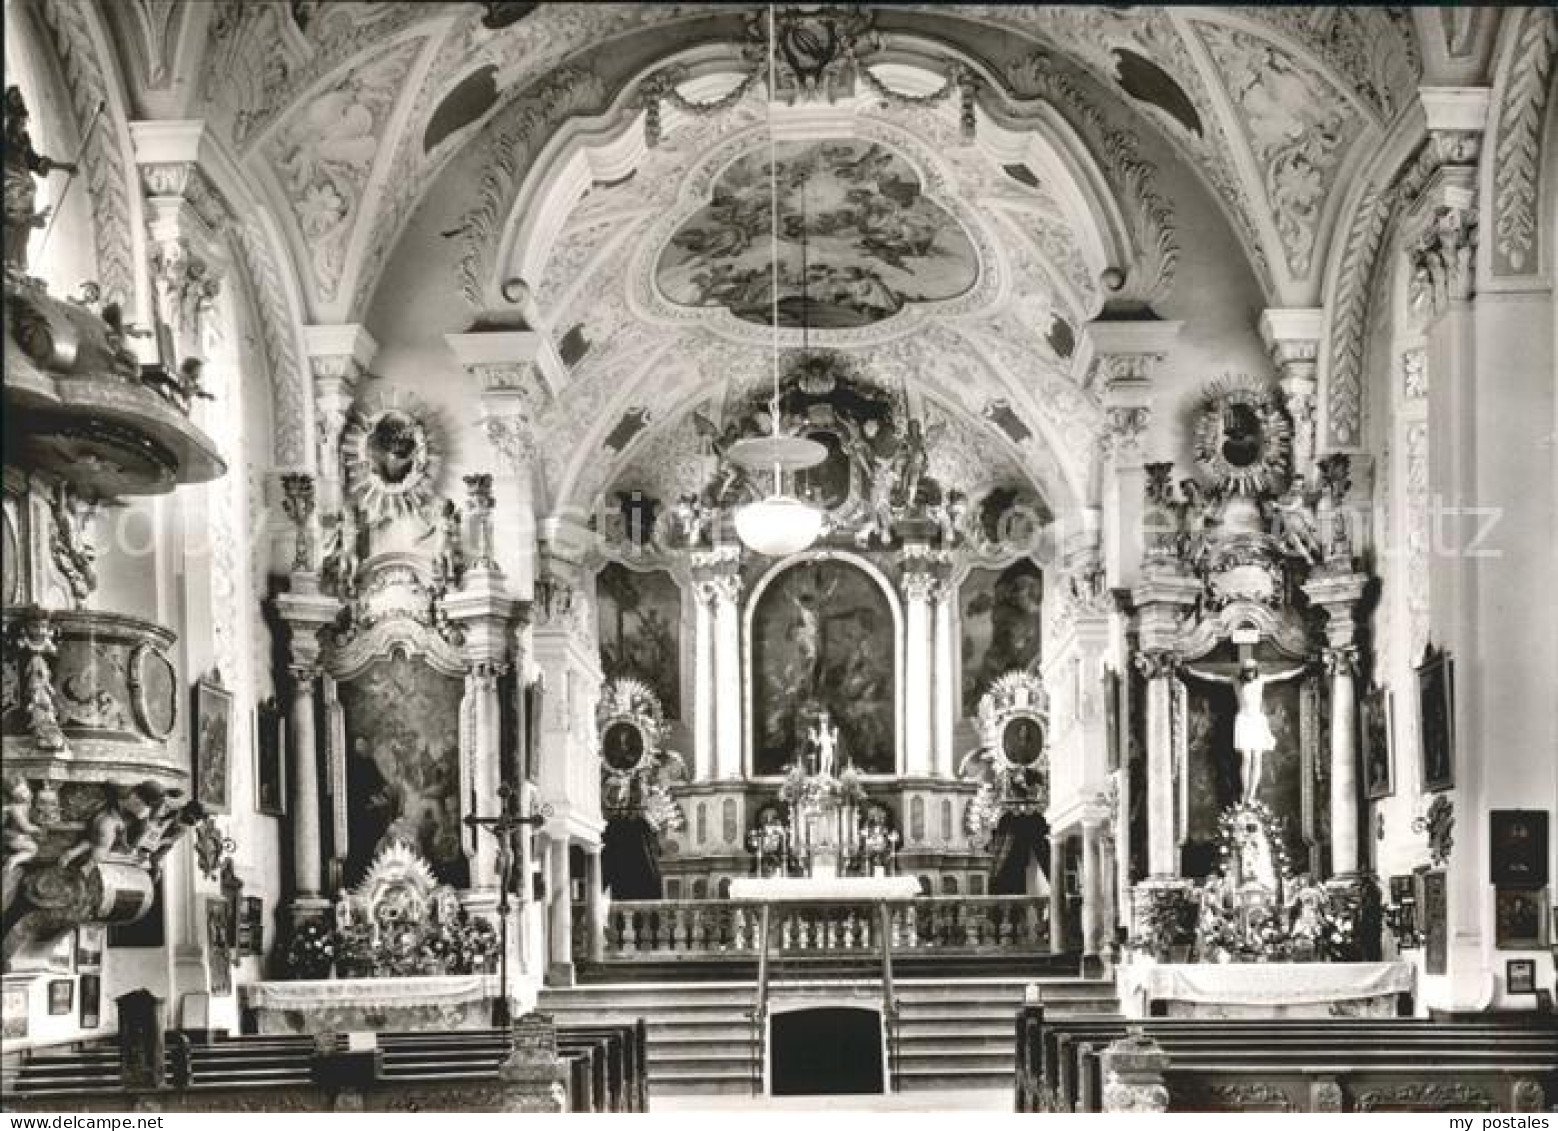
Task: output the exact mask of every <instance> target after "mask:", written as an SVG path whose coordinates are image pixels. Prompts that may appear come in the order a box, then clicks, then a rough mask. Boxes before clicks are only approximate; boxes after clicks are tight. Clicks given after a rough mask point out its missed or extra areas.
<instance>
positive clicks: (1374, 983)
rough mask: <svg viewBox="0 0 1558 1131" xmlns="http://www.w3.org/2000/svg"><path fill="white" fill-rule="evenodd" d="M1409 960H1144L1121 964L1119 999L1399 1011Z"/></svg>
mask: <svg viewBox="0 0 1558 1131" xmlns="http://www.w3.org/2000/svg"><path fill="white" fill-rule="evenodd" d="M1415 985H1416V974H1415V971H1414V969H1413V967H1412V964H1411V963H1409V962H1227V963H1207V962H1197V963H1150V962H1149V963H1141V964H1132V965H1129V966H1124V967H1121V969H1120V1003H1121V1007H1122V1008H1123V1009H1124V1011H1125V1013H1126V1015H1127V1016H1131V1017H1145V1016H1148V1015H1149V1014H1150V1012H1151V1010H1152V1006H1153V1004H1154V1003H1156V1002H1162V1003H1164V1010H1165V1012H1166V1015H1167V1016H1169V1017H1394V1016H1396V1015H1397V1009H1396V1006H1397V1001H1398V996H1399V995H1401V994H1410V993H1412V992H1413V990H1414V987H1415Z"/></svg>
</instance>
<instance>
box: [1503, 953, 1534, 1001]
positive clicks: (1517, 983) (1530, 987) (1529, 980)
mask: <svg viewBox="0 0 1558 1131" xmlns="http://www.w3.org/2000/svg"><path fill="white" fill-rule="evenodd" d="M1504 992H1505V993H1511V994H1534V993H1536V959H1534V958H1511V959H1509V961H1507V962H1505V963H1504Z"/></svg>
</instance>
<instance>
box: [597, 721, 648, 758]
mask: <svg viewBox="0 0 1558 1131" xmlns="http://www.w3.org/2000/svg"><path fill="white" fill-rule="evenodd" d="M601 757H603V758H605V759H606V764H607V765H608V766H610V767H611V768H612V769H614V770H631V769H632V768H633V767H634V766H637V765H638V763H639V762H640V761H641V760H642V759H643V757H644V735H643V732H642V731H640V730H639V729H638V727H636V726H634V725H633V724H632V723H627V722H615V723H612V724H611V725H610V726H608V727H607V728H606V733H605V734H603V735H601Z"/></svg>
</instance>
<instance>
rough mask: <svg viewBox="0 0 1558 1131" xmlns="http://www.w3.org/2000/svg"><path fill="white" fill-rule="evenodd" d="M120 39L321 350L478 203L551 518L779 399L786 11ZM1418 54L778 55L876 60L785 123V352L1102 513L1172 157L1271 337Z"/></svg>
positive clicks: (606, 11) (145, 32)
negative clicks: (950, 426) (245, 202)
mask: <svg viewBox="0 0 1558 1131" xmlns="http://www.w3.org/2000/svg"><path fill="white" fill-rule="evenodd" d="M107 7H108V8H109V9H111V12H110V18H111V19H112V21H113V23H114V25H115V28H116V30H117V34H118V38H119V40H120V41H121V45H120V50H121V52H122V53H123V54H124V55H125V56H126V58H125V59H124V60H122V63H123V66H124V69H125V71H126V74H127V76H128V79H129V81H130V83H131V84H132V86H133V88H134V89H133V90H132V93H131V98H132V102H133V103H134V104H135V106H136V108H137V111H138V112H139V113H141V114H143V115H145V116H152V117H177V116H199V117H203V118H206V119H207V120H208V121H209V122H210V123H211V124H212V126H213V127H214V128H215V130H216V131H217V132H218V134H219V136H221V137H222V139H223V140H224V141H225V142H226V143H227V144H228V145H229V146H230V148H231V150H232V152H233V154H234V155H235V157H236V159H237V160H238V161H239V162H240V164H241V166H242V168H243V169H244V170H245V172H246V173H247V174H249V175H251V176H252V178H253V182H254V184H255V185H256V186H258V187H259V188H260V190H261V191H262V193H263V195H264V197H265V198H266V199H267V200H268V201H269V202H270V204H271V206H272V208H273V209H274V211H275V214H276V215H277V216H278V217H279V218H280V220H281V223H282V227H283V229H284V230H285V232H286V236H287V239H288V242H289V244H290V250H291V253H292V254H291V258H292V260H293V262H294V264H295V267H296V271H297V275H298V283H299V287H300V291H301V294H302V296H303V302H304V305H305V307H306V310H305V316H306V318H307V319H308V320H309V321H311V322H315V323H332V322H354V321H361V320H363V318H364V317H365V315H366V313H367V312H368V311H369V310H370V308H371V306H372V302H373V299H374V295H375V290H376V288H377V287H378V285H379V283H380V281H381V280H382V278H383V273H384V269H385V266H386V263H387V262H388V260H389V259H390V257H391V255H392V254H398V252H397V248H398V247H399V246H400V244H401V238H402V236H403V234H404V233H405V232H406V231H407V229H408V225H409V223H410V221H411V220H412V218H413V216H414V214H415V213H416V211H417V209H418V207H419V206H420V205H422V204H423V203H424V202H426V201H427V200H428V199H429V194H430V193H433V194H454V195H456V196H458V197H460V202H459V208H460V215H461V223H460V224H459V225H457V226H456V229H455V230H453V231H451V232H448V233H445V235H446V236H447V237H448V239H450V240H452V241H453V242H454V243H455V244H456V245H457V246H458V248H459V263H458V269H457V270H456V271H455V272H453V277H451V278H446V279H438V280H432V281H430V282H429V285H437V286H442V287H445V288H454V289H459V290H460V291H462V292H463V293H464V294H465V296H466V298H467V299H468V300H469V304H470V307H471V319H472V321H478V320H480V319H482V318H491V317H492V316H493V315H494V312H497V315H498V316H499V317H504V316H505V315H504V311H505V310H508V311H509V313H510V314H511V315H512V316H515V317H519V316H521V314H522V316H523V317H524V318H525V319H526V320H527V321H528V322H530V323H532V324H535V325H538V326H540V327H543V328H544V329H545V330H546V331H547V332H548V333H550V334H551V335H552V337H553V340H554V343H555V345H556V347H557V349H558V351H559V353H560V354H561V355H562V356H564V358H565V359H567V361H568V363H569V364H568V387H567V390H566V393H567V395H566V396H562V395H559V396H558V397H557V399H556V401H555V403H554V404H553V406H552V408H551V409H550V410H549V413H550V416H549V418H548V420H547V425H548V427H547V428H546V429H544V430H543V432H544V434H545V435H546V436H547V437H548V444H549V448H548V450H547V451H546V453H545V458H546V459H547V460H548V461H549V467H548V478H549V479H550V480H551V483H552V484H553V486H554V488H560V487H562V486H563V485H564V484H568V485H569V486H568V488H567V490H568V491H575V490H577V489H578V488H580V487H581V486H582V487H584V488H585V489H589V488H598V487H602V486H605V485H606V483H605V482H604V481H603V480H606V479H609V478H611V477H612V476H615V475H617V474H618V473H620V471H621V470H622V469H623V468H624V467H629V468H634V467H636V468H640V469H642V468H645V467H647V466H649V465H653V464H655V463H656V461H657V460H658V461H659V465H660V466H661V467H662V471H661V472H659V473H657V474H660V475H661V476H662V478H664V477H665V476H667V475H669V476H672V477H673V478H674V472H672V471H665V470H663V469H664V468H675V467H676V466H678V459H677V456H676V454H675V453H676V450H677V449H676V443H675V441H674V440H673V437H674V436H676V435H684V436H685V435H687V434H688V433H687V425H686V420H685V412H686V411H687V410H690V409H692V408H701V409H704V410H705V411H714V412H715V415H718V411H719V409H720V408H721V405H722V403H723V402H725V401H727V400H730V399H731V398H739V397H740V396H741V395H742V393H743V391H744V390H745V389H746V388H749V387H750V386H752V385H755V384H757V383H760V382H761V381H762V380H764V379H765V374H766V372H767V364H768V362H767V358H768V352H767V351H768V348H769V342H770V337H771V330H770V328H769V326H768V325H767V315H766V311H764V310H762V309H760V308H762V307H764V306H765V305H766V303H767V301H768V297H769V292H768V289H767V285H768V284H767V282H766V280H765V279H762V278H760V276H761V275H762V274H763V272H764V271H765V270H766V267H767V264H768V245H767V238H768V224H767V220H768V217H767V215H766V208H767V200H768V196H767V191H768V190H767V179H768V173H769V170H768V149H767V146H768V141H769V137H768V131H769V128H770V127H769V121H770V110H769V106H768V99H767V97H766V87H765V86H764V85H763V84H762V83H761V82H757V81H754V67H755V66H756V61H757V60H758V58H759V57H760V55H761V47H762V43H761V33H762V28H763V26H764V24H763V13H764V9H762V8H759V7H756V6H754V7H753V8H751V9H746V8H741V7H735V6H730V5H712V4H557V3H552V4H538V5H537V4H515V3H489V4H478V3H469V2H459V3H427V2H420V0H418V2H399V3H397V2H381V3H368V2H355V0H334V2H326V0H290V2H278V3H266V4H255V3H249V4H243V3H238V2H237V0H225V2H221V3H210V4H205V3H201V4H193V3H180V2H178V0H172V2H169V0H160V2H159V0H133V2H131V3H126V4H123V5H108V6H107ZM1422 21H1423V17H1422V16H1421V15H1419V16H1418V17H1417V22H1416V23H1414V17H1413V15H1411V14H1410V13H1408V12H1407V10H1405V9H1396V8H1376V7H1351V6H1347V7H1343V6H1332V7H1313V8H1298V7H1293V8H1267V7H1255V6H1251V7H1246V8H1213V7H1176V8H1155V7H1132V6H1111V7H1055V6H1045V5H1032V6H1029V5H1021V6H1018V5H1011V6H1008V5H996V4H991V5H973V4H968V5H957V6H949V5H931V4H924V5H894V6H891V7H883V8H880V9H867V10H850V11H848V12H845V11H842V10H841V11H840V12H839V18H838V19H837V21H836V22H835V23H834V24H830V25H829V27H830V28H831V29H832V31H830V32H829V34H837V35H838V37H839V42H829V41H827V38H826V36H824V37H823V38H822V40H818V39H816V38H815V37H814V38H812V39H810V40H807V39H805V38H804V37H803V38H802V39H800V40H797V41H795V42H793V43H790V44H787V45H786V46H787V48H789V49H793V50H792V51H791V54H790V56H789V57H788V58H787V59H782V60H781V62H782V63H785V62H787V63H788V64H789V66H790V71H791V73H792V74H794V75H800V74H802V73H803V72H804V71H805V70H806V68H807V66H808V65H810V64H814V63H816V62H817V61H818V60H819V59H822V60H823V61H824V62H826V58H825V57H827V56H829V54H830V52H831V53H832V54H833V56H834V57H835V58H834V62H835V63H836V62H837V61H838V58H837V56H838V53H839V50H840V49H841V46H847V48H848V51H847V52H846V53H847V54H849V59H848V60H847V61H848V62H850V63H852V64H853V63H858V64H859V66H858V79H857V81H855V82H853V83H852V84H845V85H843V86H841V87H839V88H837V89H831V90H826V91H823V92H821V93H822V94H825V95H831V97H815V98H805V97H801V98H796V97H794V94H795V92H793V91H792V92H788V93H789V95H790V97H789V98H787V99H785V100H784V102H785V103H786V104H783V105H780V106H779V107H778V109H777V110H776V111H775V112H774V113H773V115H772V121H773V123H774V124H773V129H774V131H775V136H776V138H777V139H778V149H777V156H778V159H779V163H780V170H779V175H780V179H781V182H782V184H781V190H780V191H781V194H782V198H783V201H784V211H785V215H786V219H785V221H784V222H785V224H786V225H788V227H787V228H786V230H785V232H784V233H783V235H784V239H783V240H782V245H783V246H782V253H783V256H784V263H785V268H784V278H783V279H782V281H781V291H782V292H783V293H784V302H783V303H782V307H783V310H784V311H785V313H784V314H783V315H782V317H781V323H791V324H792V325H788V326H786V327H785V328H784V329H783V330H782V331H781V337H782V338H783V340H784V341H785V343H786V344H788V345H795V344H799V340H798V338H797V335H798V334H799V333H800V331H798V330H797V329H796V328H795V327H794V325H793V324H794V323H797V322H799V321H800V319H799V318H798V317H797V316H796V314H795V311H796V309H797V308H798V306H797V304H799V303H804V304H806V309H807V317H806V321H807V322H808V323H809V324H810V326H811V327H812V328H813V329H812V330H811V331H810V335H809V338H808V340H809V341H810V343H811V344H812V345H814V346H820V347H826V348H833V349H840V350H854V351H868V353H869V357H870V362H871V364H870V371H871V372H870V375H869V379H871V380H874V381H876V382H878V383H880V384H882V385H883V387H897V388H908V387H909V386H910V385H912V387H913V388H912V394H913V397H914V398H915V403H916V404H922V405H923V406H924V407H923V410H922V411H924V412H926V413H929V414H940V415H941V416H944V417H946V418H947V419H948V420H956V421H958V422H960V423H959V427H960V428H961V429H963V431H964V432H965V433H967V435H968V437H969V439H968V441H967V442H968V443H970V444H971V445H973V446H974V447H976V448H977V447H983V448H985V449H987V457H988V461H989V462H990V463H991V465H992V466H993V467H995V468H997V470H996V471H995V472H994V473H993V474H995V476H996V477H997V478H1000V477H1002V476H1006V475H1008V474H1010V475H1012V476H1020V475H1022V474H1024V471H1023V470H1021V469H1027V471H1026V474H1028V476H1029V477H1030V478H1032V479H1033V480H1035V482H1036V483H1037V484H1038V485H1039V486H1041V487H1046V486H1047V487H1050V488H1053V486H1054V485H1055V484H1069V486H1070V489H1072V490H1073V491H1076V490H1080V486H1081V483H1082V481H1083V480H1085V478H1086V475H1087V468H1088V463H1089V461H1090V460H1091V459H1092V458H1093V455H1094V451H1093V449H1094V448H1095V446H1096V438H1097V429H1098V422H1099V419H1100V416H1101V409H1100V406H1099V404H1098V402H1097V398H1096V395H1095V391H1094V390H1091V389H1090V388H1089V386H1088V361H1089V358H1088V357H1087V356H1086V353H1085V351H1084V350H1081V349H1079V348H1078V343H1079V342H1080V341H1081V339H1082V327H1083V324H1084V323H1085V322H1087V321H1088V320H1089V319H1092V318H1095V317H1097V316H1099V314H1100V313H1101V312H1102V311H1104V310H1105V307H1106V304H1109V305H1111V306H1115V307H1122V308H1123V307H1129V308H1132V309H1142V308H1145V307H1148V306H1150V304H1152V303H1153V302H1155V301H1158V300H1160V299H1161V298H1162V297H1163V296H1164V295H1165V294H1167V293H1169V292H1170V291H1171V290H1172V287H1173V283H1174V274H1175V265H1176V261H1177V259H1178V257H1179V254H1180V249H1179V248H1178V246H1177V243H1176V238H1175V225H1174V215H1173V203H1172V201H1171V200H1169V199H1168V198H1167V197H1166V195H1165V193H1163V192H1162V191H1161V189H1160V185H1159V179H1160V178H1159V177H1158V173H1159V170H1158V169H1157V168H1156V167H1155V166H1154V164H1153V163H1152V162H1151V161H1148V160H1146V159H1144V158H1143V157H1142V154H1141V150H1142V148H1143V146H1144V144H1146V142H1147V139H1151V144H1152V145H1153V146H1157V147H1158V148H1160V149H1161V148H1164V147H1166V149H1167V151H1168V152H1171V153H1172V154H1174V155H1175V156H1177V157H1178V158H1179V159H1181V160H1182V161H1183V162H1184V165H1185V166H1186V167H1187V168H1189V169H1191V170H1193V173H1194V175H1195V176H1196V177H1198V178H1199V179H1200V181H1201V183H1202V185H1203V186H1204V189H1205V191H1206V192H1207V193H1208V194H1209V196H1210V198H1211V199H1213V200H1215V202H1216V204H1217V207H1218V208H1219V209H1220V211H1221V212H1222V214H1223V216H1224V217H1225V220H1226V222H1227V224H1228V226H1229V228H1230V229H1231V230H1232V231H1233V233H1234V235H1235V237H1236V238H1237V240H1238V243H1239V245H1240V246H1241V247H1242V250H1243V253H1244V255H1245V257H1246V259H1247V262H1248V265H1249V268H1250V270H1251V271H1252V272H1253V274H1254V277H1255V278H1256V280H1257V281H1258V284H1259V286H1260V288H1261V290H1262V291H1263V297H1264V300H1265V302H1266V304H1267V305H1270V306H1310V305H1315V304H1316V303H1317V302H1318V299H1319V295H1320V291H1321V286H1322V280H1323V278H1324V274H1325V265H1326V261H1327V255H1328V252H1329V250H1330V243H1331V235H1332V229H1333V228H1334V227H1335V224H1336V217H1337V215H1338V214H1339V212H1340V211H1341V208H1342V203H1343V199H1344V197H1345V195H1346V193H1347V190H1348V188H1349V186H1350V184H1351V180H1352V177H1353V175H1354V174H1355V173H1356V171H1357V170H1359V169H1360V168H1361V167H1363V166H1364V165H1365V163H1366V162H1367V161H1368V160H1369V159H1370V157H1371V156H1372V155H1373V154H1374V153H1375V152H1377V150H1378V148H1379V146H1380V145H1381V142H1382V139H1384V138H1385V136H1386V135H1387V133H1388V132H1389V130H1390V129H1391V127H1392V125H1393V123H1395V122H1397V121H1398V120H1399V119H1400V118H1401V117H1402V116H1403V115H1405V114H1408V113H1410V112H1411V111H1412V108H1413V106H1414V104H1415V92H1416V88H1417V84H1418V82H1419V79H1420V76H1421V73H1422V68H1423V61H1422V56H1423V55H1424V54H1425V53H1427V54H1431V55H1433V56H1434V57H1435V58H1441V57H1443V56H1445V53H1446V43H1449V42H1451V41H1452V40H1453V39H1454V36H1455V34H1456V32H1455V28H1454V26H1452V25H1451V24H1450V23H1448V22H1446V23H1445V24H1443V33H1442V34H1443V38H1434V39H1433V40H1432V42H1431V43H1430V44H1429V46H1428V48H1427V50H1426V52H1425V50H1424V49H1423V48H1421V47H1420V43H1422V42H1424V39H1423V36H1422V27H1421V25H1422ZM1438 26H1439V25H1436V28H1437V27H1438ZM1437 34H1438V33H1437V32H1436V35H1437ZM1461 34H1462V35H1463V36H1465V35H1469V34H1474V32H1466V31H1465V30H1464V29H1463V30H1462V32H1461ZM846 41H847V42H846ZM1452 47H1453V43H1452ZM797 52H798V54H797ZM808 52H810V53H811V54H810V55H808ZM819 73H824V74H825V75H826V77H827V79H828V81H829V82H831V81H832V79H833V78H834V77H836V74H837V68H834V69H832V70H828V69H827V68H824V69H823V71H822V72H819ZM781 78H783V75H781ZM786 93H787V92H786V91H785V90H784V89H783V86H782V84H781V94H786ZM790 102H793V105H792V104H788V103H790ZM970 126H972V127H974V128H973V130H972V136H970V133H969V127H970ZM452 170H458V171H459V173H458V175H457V176H451V175H445V174H449V173H450V172H451V171H452ZM803 183H804V184H805V185H806V190H805V191H806V196H807V201H806V203H807V210H808V220H807V225H806V231H807V240H806V243H807V254H808V256H809V257H811V258H810V259H809V262H808V271H807V274H806V284H805V286H804V287H803V288H800V289H801V290H802V292H803V293H802V294H801V295H799V296H798V295H797V294H796V290H797V287H798V285H799V281H800V279H801V269H800V266H799V260H798V258H797V257H798V255H799V254H800V242H801V241H800V240H799V238H798V232H799V228H798V227H797V226H796V225H797V224H798V221H797V220H796V219H795V217H796V216H798V214H799V210H800V203H801V201H800V195H801V186H802V184H803ZM883 201H886V202H888V203H887V204H886V205H884V204H883V203H882V202H883ZM519 281H522V282H523V284H524V286H523V287H522V288H519V290H518V292H517V291H516V285H517V283H518V282H519ZM813 288H815V293H813ZM519 292H523V297H522V298H520V297H519ZM520 308H522V310H521V309H520ZM462 328H463V327H449V328H448V329H450V330H456V329H462ZM650 378H652V379H653V381H654V387H655V398H656V402H657V404H658V405H661V406H669V405H671V404H673V403H674V404H675V405H677V406H678V407H677V408H675V409H674V410H673V409H670V408H664V407H662V408H660V409H658V410H657V411H658V413H659V415H658V418H657V420H656V421H655V423H656V424H657V425H660V426H662V427H658V428H645V429H644V430H643V431H644V433H645V434H644V436H642V437H640V438H636V439H635V442H634V444H633V445H632V447H633V450H631V451H630V450H628V449H627V448H623V449H620V450H617V449H613V450H612V451H611V452H610V453H609V454H610V455H611V456H612V457H613V458H612V460H608V461H606V463H605V464H603V463H602V461H600V460H599V459H596V458H594V457H595V455H596V454H598V443H599V441H600V438H601V430H602V429H603V428H605V427H609V425H610V423H611V422H612V421H615V420H616V419H617V417H618V415H619V414H621V413H623V412H630V411H632V410H633V409H634V407H635V405H636V404H639V403H641V402H642V401H643V400H644V398H643V395H642V393H639V394H636V395H635V393H634V392H633V390H634V388H635V385H639V386H641V385H642V383H643V382H644V381H645V380H647V379H650ZM603 422H604V423H603ZM592 437H593V440H594V443H595V447H592V445H591V443H590V442H589V441H590V440H591V438H592ZM687 442H689V443H692V442H694V441H687ZM655 452H659V453H661V454H660V455H659V456H656V455H654V454H653V453H655ZM1003 468H1004V470H1002V469H1003ZM646 474H647V472H646Z"/></svg>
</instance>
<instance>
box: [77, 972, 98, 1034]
mask: <svg viewBox="0 0 1558 1131" xmlns="http://www.w3.org/2000/svg"><path fill="white" fill-rule="evenodd" d="M102 1023H103V977H102V975H101V974H83V975H81V1027H82V1028H83V1029H96V1028H97V1027H98V1026H99V1025H101V1024H102Z"/></svg>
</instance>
